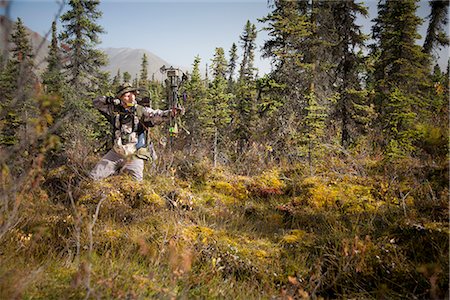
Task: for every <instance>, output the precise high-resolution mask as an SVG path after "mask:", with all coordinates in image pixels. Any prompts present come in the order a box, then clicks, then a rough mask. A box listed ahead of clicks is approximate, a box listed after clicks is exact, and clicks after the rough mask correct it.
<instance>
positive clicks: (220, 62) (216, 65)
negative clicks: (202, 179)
mask: <svg viewBox="0 0 450 300" xmlns="http://www.w3.org/2000/svg"><path fill="white" fill-rule="evenodd" d="M211 70H212V74H213V76H214V79H213V81H212V83H211V85H210V87H209V88H208V97H207V99H206V101H205V104H204V106H203V107H202V110H201V113H200V116H199V119H200V121H201V122H202V131H203V134H204V136H205V138H206V139H207V140H210V141H212V145H213V146H212V150H213V163H214V166H216V165H217V160H218V154H219V143H220V141H221V140H223V138H224V136H225V129H226V127H227V125H228V124H229V123H230V121H231V116H230V115H231V111H230V107H229V103H230V100H231V99H232V97H233V95H232V94H230V93H227V79H226V70H227V61H226V59H225V54H224V50H223V48H216V51H215V54H214V58H213V59H212V65H211Z"/></svg>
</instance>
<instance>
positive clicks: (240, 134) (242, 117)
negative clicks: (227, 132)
mask: <svg viewBox="0 0 450 300" xmlns="http://www.w3.org/2000/svg"><path fill="white" fill-rule="evenodd" d="M256 35H257V33H256V26H255V25H254V24H252V23H251V22H250V21H247V23H246V24H245V26H244V32H243V33H242V35H241V36H240V43H241V46H242V51H243V54H242V61H241V65H240V69H239V78H238V82H237V84H236V86H235V91H234V92H235V95H236V98H235V102H234V104H233V106H234V110H235V111H234V119H235V122H234V134H235V139H236V140H237V142H238V144H237V149H236V150H237V153H239V154H242V153H243V152H244V151H245V149H246V148H247V146H248V143H249V141H250V139H251V137H252V135H253V133H254V130H255V126H256V119H257V115H256V102H255V101H256V82H255V76H254V73H255V71H256V68H255V67H254V58H255V56H254V52H255V48H256V44H255V39H256Z"/></svg>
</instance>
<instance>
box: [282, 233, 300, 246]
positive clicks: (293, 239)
mask: <svg viewBox="0 0 450 300" xmlns="http://www.w3.org/2000/svg"><path fill="white" fill-rule="evenodd" d="M305 235H306V232H305V231H303V230H300V229H294V230H291V232H290V233H289V234H285V235H284V236H283V238H282V242H283V243H285V244H296V243H298V242H300V241H301V240H302V239H303V238H304V237H305Z"/></svg>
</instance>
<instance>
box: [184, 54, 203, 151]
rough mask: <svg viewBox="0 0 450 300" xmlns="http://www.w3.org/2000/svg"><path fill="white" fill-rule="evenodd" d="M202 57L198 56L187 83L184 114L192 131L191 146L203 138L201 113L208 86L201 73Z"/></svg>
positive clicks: (196, 144)
mask: <svg viewBox="0 0 450 300" xmlns="http://www.w3.org/2000/svg"><path fill="white" fill-rule="evenodd" d="M200 63H201V59H200V57H199V56H196V57H195V59H194V63H193V68H192V74H191V76H190V78H189V81H188V82H187V84H186V93H187V95H188V101H187V102H186V103H185V106H186V114H185V116H184V119H185V122H186V127H187V128H188V130H189V131H190V132H191V135H190V138H191V139H192V140H191V143H190V144H191V146H193V147H196V146H198V144H199V143H200V142H201V141H202V140H203V138H202V133H203V126H202V125H203V124H202V120H201V118H200V113H201V111H202V110H203V106H204V105H205V101H206V87H205V84H204V82H203V80H202V78H201V75H200Z"/></svg>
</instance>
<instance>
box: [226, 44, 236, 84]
mask: <svg viewBox="0 0 450 300" xmlns="http://www.w3.org/2000/svg"><path fill="white" fill-rule="evenodd" d="M229 55H230V61H229V63H228V87H229V90H230V91H232V85H233V77H234V72H235V71H236V66H237V59H238V55H237V46H236V44H235V43H233V45H231V49H230V52H229Z"/></svg>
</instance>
